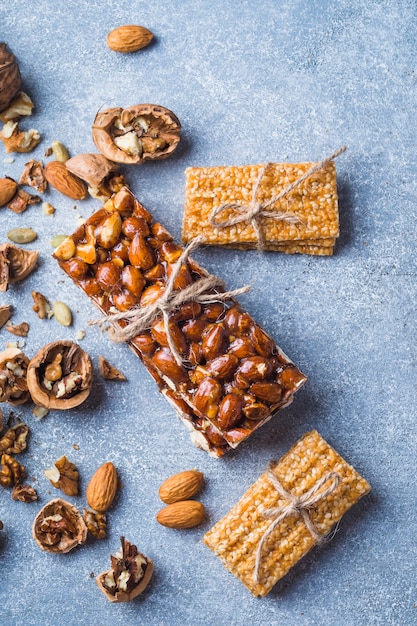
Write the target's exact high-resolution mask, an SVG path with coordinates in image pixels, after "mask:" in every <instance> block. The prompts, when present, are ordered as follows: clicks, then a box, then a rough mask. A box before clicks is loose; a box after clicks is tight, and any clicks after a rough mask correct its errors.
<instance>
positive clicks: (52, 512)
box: [32, 498, 87, 553]
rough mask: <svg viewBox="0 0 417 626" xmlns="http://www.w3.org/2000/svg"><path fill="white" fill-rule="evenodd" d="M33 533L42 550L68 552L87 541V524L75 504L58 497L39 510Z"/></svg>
mask: <svg viewBox="0 0 417 626" xmlns="http://www.w3.org/2000/svg"><path fill="white" fill-rule="evenodd" d="M32 535H33V538H34V539H35V541H36V543H37V544H38V546H39V547H40V548H41V549H42V550H45V551H46V552H53V553H66V552H69V551H70V550H72V549H73V548H75V547H76V546H78V545H79V544H82V543H85V541H86V539H87V526H86V525H85V522H84V520H83V518H82V516H81V514H80V513H79V511H78V509H77V508H76V507H75V506H73V505H72V504H70V503H69V502H66V501H65V500H62V499H61V498H57V499H55V500H51V501H50V502H49V503H48V504H46V505H45V506H44V507H43V509H41V510H40V511H39V513H38V514H37V516H36V517H35V520H34V522H33V528H32Z"/></svg>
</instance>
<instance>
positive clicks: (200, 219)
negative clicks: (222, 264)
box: [182, 162, 339, 255]
mask: <svg viewBox="0 0 417 626" xmlns="http://www.w3.org/2000/svg"><path fill="white" fill-rule="evenodd" d="M312 165H313V164H312V163H296V164H293V163H277V164H271V166H270V167H268V168H267V170H266V171H265V174H264V176H263V177H262V179H261V182H260V185H259V188H258V193H257V198H256V199H257V201H258V202H260V203H261V204H262V203H264V202H267V201H268V200H270V199H271V198H273V197H274V196H276V195H278V194H279V193H280V192H282V191H283V190H284V189H285V188H286V187H288V186H289V185H290V184H291V183H293V182H294V181H295V180H297V179H298V178H300V177H301V176H302V175H303V174H304V173H305V172H307V171H308V170H309V169H310V167H311V166H312ZM263 167H264V166H263V165H244V166H238V167H235V166H230V167H190V168H187V170H186V172H185V175H186V190H185V211H184V220H183V230H182V240H183V242H188V241H190V240H191V239H192V238H193V237H196V236H197V235H202V236H203V238H204V243H206V244H210V245H228V246H229V247H238V248H240V249H245V248H255V247H256V245H257V237H256V234H255V231H254V229H253V227H252V225H251V224H250V223H249V222H242V223H240V224H236V225H234V226H227V227H224V228H216V227H213V226H212V225H211V224H210V221H209V216H210V213H211V211H212V210H213V209H214V208H215V207H217V206H220V205H222V204H224V203H230V202H236V203H237V204H242V205H247V204H250V203H251V201H252V193H253V188H254V185H255V184H256V181H257V179H258V176H259V174H260V172H261V170H262V168H263ZM271 210H274V211H277V210H279V211H283V212H288V213H289V214H291V215H295V216H296V217H297V218H299V220H300V221H299V222H297V223H289V222H286V221H283V220H276V219H272V218H266V217H264V218H262V221H261V224H262V230H263V234H264V238H265V242H266V245H265V249H266V250H281V246H283V244H293V245H288V247H285V248H284V249H282V251H283V252H287V253H294V252H304V253H306V254H321V255H329V254H332V248H333V245H334V241H335V238H336V237H338V235H339V214H338V197H337V187H336V166H335V164H334V162H330V163H328V164H327V165H325V166H324V167H323V168H322V169H321V170H319V171H318V172H316V173H315V174H313V175H312V176H309V177H308V178H307V180H305V181H304V183H302V184H301V185H300V186H299V187H296V188H295V189H293V190H292V191H291V192H290V193H289V194H288V195H287V196H285V197H284V198H282V199H281V200H280V201H279V202H276V203H275V204H274V205H272V206H271ZM233 214H235V213H233ZM231 215H232V211H231V210H229V209H228V210H225V211H223V212H222V220H223V219H225V220H226V219H228V218H229V217H230V216H231ZM294 244H296V245H294ZM301 245H303V247H301ZM329 247H330V251H329V249H328V248H329Z"/></svg>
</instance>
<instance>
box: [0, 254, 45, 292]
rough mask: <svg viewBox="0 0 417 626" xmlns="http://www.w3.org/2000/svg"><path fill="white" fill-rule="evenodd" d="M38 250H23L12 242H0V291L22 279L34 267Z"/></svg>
mask: <svg viewBox="0 0 417 626" xmlns="http://www.w3.org/2000/svg"><path fill="white" fill-rule="evenodd" d="M38 257H39V252H37V251H36V250H25V249H24V248H20V247H19V246H15V245H13V244H12V243H3V244H0V291H6V290H7V288H8V286H9V285H11V284H13V283H17V282H18V281H20V280H23V279H24V278H26V277H27V276H29V274H30V273H31V272H32V271H33V270H34V269H35V266H36V263H37V261H38Z"/></svg>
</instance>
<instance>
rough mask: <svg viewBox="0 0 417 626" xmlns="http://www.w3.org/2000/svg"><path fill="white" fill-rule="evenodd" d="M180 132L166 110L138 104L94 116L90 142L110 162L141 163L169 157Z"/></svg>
mask: <svg viewBox="0 0 417 626" xmlns="http://www.w3.org/2000/svg"><path fill="white" fill-rule="evenodd" d="M180 131H181V124H180V121H179V120H178V118H177V117H176V115H174V113H173V112H172V111H170V110H169V109H166V108H165V107H162V106H159V105H156V104H137V105H135V106H131V107H128V108H127V109H122V108H121V107H119V108H114V109H107V110H105V111H100V112H99V113H97V115H96V118H95V120H94V123H93V141H94V143H95V145H96V147H97V148H98V150H99V151H100V152H101V153H102V154H103V155H104V156H105V157H107V158H108V159H110V161H115V162H116V163H142V162H143V161H146V160H154V159H166V158H167V157H168V156H169V155H170V154H172V153H173V152H174V150H175V148H176V147H177V145H178V143H179V141H180Z"/></svg>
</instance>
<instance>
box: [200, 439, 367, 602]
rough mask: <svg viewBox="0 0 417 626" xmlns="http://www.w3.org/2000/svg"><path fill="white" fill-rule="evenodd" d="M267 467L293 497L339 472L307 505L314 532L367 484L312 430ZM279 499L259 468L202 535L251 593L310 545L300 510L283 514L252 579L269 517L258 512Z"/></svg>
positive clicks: (260, 592) (264, 587)
mask: <svg viewBox="0 0 417 626" xmlns="http://www.w3.org/2000/svg"><path fill="white" fill-rule="evenodd" d="M272 471H273V473H274V474H275V476H276V477H277V478H278V480H279V482H280V483H281V484H282V486H283V487H284V489H285V490H286V491H287V492H289V493H291V494H293V495H296V496H301V495H302V494H304V493H306V492H307V491H308V490H309V489H311V488H312V487H313V485H314V484H315V483H316V482H317V481H318V480H319V479H320V478H322V477H323V476H325V475H326V474H328V473H329V472H337V473H338V474H339V475H340V477H341V481H340V483H339V485H338V486H337V487H336V489H335V490H334V491H333V492H332V493H331V494H330V495H328V496H326V497H325V498H323V499H321V500H320V501H319V502H317V503H316V504H314V506H312V508H311V509H309V515H310V518H311V520H312V521H313V523H314V525H315V527H316V528H317V530H318V531H319V533H320V535H326V534H327V533H328V532H329V531H330V530H331V528H332V527H333V526H334V525H335V524H336V523H337V522H338V521H339V520H340V518H341V517H342V516H343V514H344V513H345V512H346V511H347V510H348V509H350V507H351V506H352V505H353V504H355V503H356V502H357V501H358V500H359V498H361V497H362V496H363V495H365V494H366V493H368V492H369V491H370V489H371V487H370V485H369V484H368V482H367V481H366V480H365V479H364V478H362V477H361V476H360V475H359V474H358V473H357V472H356V470H355V469H354V468H353V467H352V466H351V465H349V464H348V463H347V462H346V461H345V460H344V459H343V458H342V457H341V456H340V455H339V454H338V453H337V452H336V451H335V450H334V449H333V448H332V447H331V446H330V445H329V444H328V443H327V442H326V441H325V440H324V439H323V438H322V437H321V436H320V435H319V433H318V432H317V431H312V432H309V433H306V434H305V435H304V436H303V437H302V438H301V439H300V440H299V441H297V442H296V443H295V444H294V445H293V446H292V448H291V449H290V450H289V452H287V453H286V454H285V455H284V456H283V457H282V458H281V460H280V461H278V463H277V464H276V465H274V466H273V469H272ZM285 504H286V500H285V499H284V498H283V497H282V496H281V495H280V494H279V493H278V492H277V490H276V489H275V487H274V486H273V485H272V484H271V482H270V480H269V479H268V477H267V473H266V472H265V473H264V474H262V476H261V477H260V478H259V479H258V480H257V481H256V482H255V483H254V484H253V485H252V486H251V487H250V488H249V489H248V491H247V492H246V493H245V494H244V495H243V497H242V498H241V500H239V502H238V503H237V504H236V505H235V506H234V507H233V508H232V509H231V511H230V512H229V513H228V514H227V515H226V516H225V517H223V519H221V520H220V521H219V522H217V524H215V525H214V526H213V528H211V530H209V531H208V532H207V533H206V535H205V536H204V537H203V541H204V543H205V544H206V545H207V546H208V547H209V548H210V549H211V550H212V551H213V552H214V553H215V554H216V555H217V556H218V557H219V559H220V560H221V561H222V563H223V565H224V566H225V567H226V569H228V570H229V571H230V572H232V574H234V575H235V576H236V577H237V578H239V579H240V580H241V582H242V583H243V584H244V585H245V587H247V588H248V589H249V591H251V592H252V593H253V594H254V595H255V596H266V595H267V593H269V591H270V590H271V589H272V587H273V586H274V585H275V583H276V582H277V581H278V580H279V579H280V578H282V577H283V576H284V575H285V574H286V573H287V572H288V571H289V570H290V569H291V567H293V566H294V565H295V564H296V563H297V562H298V561H299V560H300V559H301V558H302V557H303V556H304V555H305V554H306V553H307V552H308V551H309V550H310V549H311V548H312V547H313V546H314V545H315V540H314V539H313V536H312V535H311V533H310V532H309V530H308V529H307V527H306V525H305V523H304V521H303V519H302V517H301V516H300V515H291V516H288V517H286V518H285V519H283V520H282V521H281V522H279V524H278V525H277V526H276V528H275V529H274V530H273V532H272V534H271V535H270V536H269V538H268V539H267V541H266V543H265V545H264V548H263V552H262V558H261V561H260V577H259V583H255V581H254V572H255V558H256V549H257V546H258V544H259V542H260V540H261V538H262V536H263V535H264V533H265V531H266V530H267V529H268V527H269V525H270V524H271V519H268V518H266V517H264V516H263V513H262V511H263V510H264V509H267V508H271V507H280V506H283V505H285Z"/></svg>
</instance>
